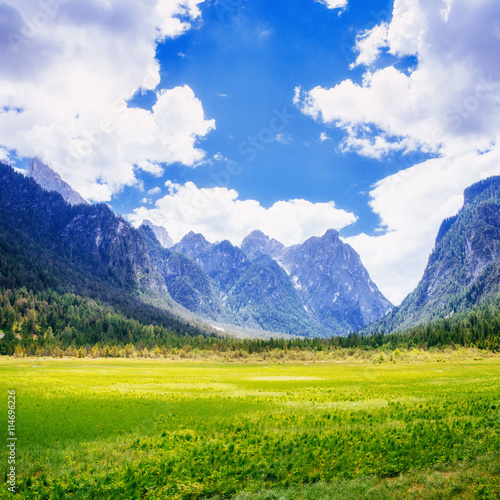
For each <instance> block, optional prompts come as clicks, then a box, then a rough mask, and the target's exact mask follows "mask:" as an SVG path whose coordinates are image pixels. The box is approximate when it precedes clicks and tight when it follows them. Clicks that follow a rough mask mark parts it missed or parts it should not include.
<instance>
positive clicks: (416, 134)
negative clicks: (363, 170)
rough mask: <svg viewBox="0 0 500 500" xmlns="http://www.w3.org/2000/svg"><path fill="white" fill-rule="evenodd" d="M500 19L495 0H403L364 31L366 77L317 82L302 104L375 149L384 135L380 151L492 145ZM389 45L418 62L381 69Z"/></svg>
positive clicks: (453, 150)
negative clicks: (390, 14)
mask: <svg viewBox="0 0 500 500" xmlns="http://www.w3.org/2000/svg"><path fill="white" fill-rule="evenodd" d="M499 19H500V4H499V3H498V2H495V1H494V0H483V1H481V2H468V1H466V0H455V1H454V2H450V1H435V0H411V1H410V0H396V1H395V3H394V11H393V18H392V21H391V22H390V23H381V24H380V25H379V26H376V27H374V28H373V29H372V30H370V31H367V32H364V33H362V34H361V35H360V36H359V37H358V39H357V44H356V48H357V50H358V52H359V56H358V58H357V61H356V63H355V64H358V65H359V64H364V65H369V68H368V69H367V70H366V72H365V74H364V78H363V81H362V82H361V83H356V82H353V81H352V80H345V81H343V82H341V83H339V84H338V85H336V86H335V87H333V88H330V89H325V88H322V87H316V88H314V89H312V90H310V91H309V92H307V93H305V94H303V95H302V96H301V104H300V105H301V108H302V110H303V112H304V113H306V114H308V115H310V116H312V117H314V118H316V119H319V120H322V121H324V122H326V123H329V124H335V125H337V126H338V127H340V128H343V129H344V130H345V131H346V134H347V139H346V141H345V143H344V147H345V148H346V149H351V150H355V151H362V152H364V153H365V154H367V155H368V154H370V149H371V146H372V144H373V140H376V139H377V138H380V139H381V140H382V141H383V144H382V147H380V148H375V149H374V150H373V151H374V156H376V157H378V156H379V155H380V154H381V153H383V152H385V153H389V152H391V151H393V150H394V149H395V148H399V150H404V151H406V150H414V149H421V150H424V151H433V152H435V153H441V154H445V155H451V154H454V155H456V154H461V153H466V152H468V151H470V150H476V151H487V150H489V149H490V148H491V147H492V145H493V144H495V142H496V140H497V138H498V134H499V132H500V113H499V110H500V65H499V64H498V61H497V59H496V54H497V53H498V52H499V50H500V37H499V36H498V33H499V32H500V21H499ZM381 49H386V50H387V52H389V53H390V54H392V55H393V56H395V57H396V58H398V60H399V59H400V58H404V57H407V56H413V57H414V58H415V60H416V61H418V62H417V63H416V66H415V68H410V69H409V71H407V70H402V69H398V68H399V66H397V64H395V65H392V66H387V67H378V68H376V69H375V68H374V67H372V66H376V63H377V62H378V60H377V57H378V55H379V53H380V51H381ZM296 95H297V94H296ZM367 127H369V128H370V129H371V130H370V131H369V133H368V135H369V136H370V137H371V138H372V139H373V140H372V141H366V128H367ZM363 141H365V142H366V144H367V148H363V144H362V143H363ZM395 144H396V146H395Z"/></svg>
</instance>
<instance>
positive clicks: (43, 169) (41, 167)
mask: <svg viewBox="0 0 500 500" xmlns="http://www.w3.org/2000/svg"><path fill="white" fill-rule="evenodd" d="M28 177H31V178H32V179H33V180H34V181H35V182H36V183H37V184H38V185H39V186H41V187H42V188H43V189H45V190H46V191H52V192H55V193H59V194H60V195H61V196H62V197H63V198H64V201H66V202H67V203H69V204H70V205H88V203H87V202H86V201H85V200H84V199H83V198H82V197H81V196H80V195H79V194H78V193H77V192H76V191H74V190H73V188H72V187H71V186H70V185H69V184H68V183H67V182H65V181H63V180H62V179H61V176H60V175H59V174H58V173H56V172H54V171H53V170H52V169H51V168H50V167H49V166H48V165H45V163H43V162H42V161H41V160H40V159H39V158H33V159H32V160H31V162H30V168H29V170H28Z"/></svg>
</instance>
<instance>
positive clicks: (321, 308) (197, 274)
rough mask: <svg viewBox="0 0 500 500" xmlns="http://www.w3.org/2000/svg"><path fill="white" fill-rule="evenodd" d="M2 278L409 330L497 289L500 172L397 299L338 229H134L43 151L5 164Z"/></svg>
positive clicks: (111, 295) (237, 318)
mask: <svg viewBox="0 0 500 500" xmlns="http://www.w3.org/2000/svg"><path fill="white" fill-rule="evenodd" d="M0 287H1V288H4V289H5V288H20V287H26V288H27V289H35V290H39V289H55V290H59V291H62V292H64V293H67V292H71V293H77V294H80V295H83V296H86V297H90V298H93V299H99V300H102V301H104V302H105V303H108V304H111V305H112V306H114V307H118V308H120V310H121V311H125V312H126V313H127V314H128V315H129V316H130V317H134V318H135V317H141V318H142V320H144V321H150V322H155V321H157V322H158V321H159V322H160V323H161V324H163V325H167V326H171V325H175V328H183V327H187V326H189V325H191V328H195V329H199V331H206V329H207V328H208V329H210V328H211V326H210V325H213V326H214V327H216V328H217V329H218V330H219V331H220V330H221V329H224V330H226V331H228V332H229V333H231V329H237V330H238V331H241V329H246V330H247V332H249V331H259V330H260V331H265V332H273V333H274V334H289V335H294V336H308V337H313V336H332V335H346V334H348V333H349V332H355V331H363V332H374V331H385V332H389V331H396V330H404V329H406V328H410V327H412V326H415V325H418V324H422V323H426V322H430V321H433V320H436V319H439V318H446V317H450V316H453V315H454V314H456V313H459V312H463V311H467V310H469V309H471V308H473V307H475V306H476V305H478V304H481V303H485V302H488V301H490V300H493V299H496V298H497V297H498V295H499V293H500V177H493V178H490V179H487V180H484V181H481V182H479V183H477V184H474V185H473V186H471V187H469V188H468V189H467V190H466V191H465V193H464V206H463V208H462V209H461V211H460V212H459V213H458V214H457V215H456V216H454V217H452V218H449V219H446V220H445V221H443V224H442V226H441V228H440V230H439V233H438V235H437V239H436V245H435V248H434V250H433V252H432V254H431V255H430V257H429V262H428V265H427V268H426V270H425V273H424V276H423V278H422V280H421V282H420V283H419V285H418V286H417V288H416V289H415V290H414V291H413V292H412V293H410V294H409V295H408V297H407V298H406V299H405V300H404V301H403V303H402V304H401V305H400V306H399V307H396V308H393V307H392V305H391V304H390V302H389V301H388V300H387V299H386V298H385V297H384V296H383V295H382V294H381V292H380V291H379V290H378V288H377V286H376V285H375V284H374V283H373V282H372V280H371V279H370V276H369V274H368V272H367V271H366V269H365V267H364V266H363V264H362V262H361V259H360V257H359V255H358V254H357V253H356V252H355V251H354V250H353V249H352V248H351V247H350V246H349V245H347V244H345V243H344V242H343V241H342V240H341V238H340V237H339V234H338V233H337V232H336V231H335V230H333V229H330V230H328V231H327V232H326V233H325V234H324V235H323V236H321V237H313V238H309V239H308V240H307V241H305V242H304V243H301V244H298V245H293V246H290V247H286V246H285V245H283V244H282V243H280V242H279V241H277V240H275V239H271V238H269V237H268V236H267V235H265V234H264V233H263V232H262V231H259V230H255V231H253V232H252V233H250V234H249V235H248V236H247V237H246V238H245V239H244V240H243V242H242V243H241V245H240V246H239V247H238V246H236V245H234V244H232V243H231V242H230V241H222V242H215V243H211V242H209V241H207V239H206V238H205V237H204V236H203V235H202V234H196V233H193V232H190V233H188V234H187V235H186V236H184V237H183V238H182V239H181V241H179V242H178V243H176V244H174V242H173V241H172V239H171V238H170V236H169V235H168V232H167V230H166V228H165V227H162V226H159V225H155V224H154V223H153V222H151V221H148V220H145V221H143V224H142V225H141V226H140V227H139V228H138V229H135V228H134V227H132V226H131V225H130V224H129V223H128V222H127V221H126V220H125V219H123V218H122V217H119V216H117V215H115V214H114V213H113V212H112V211H111V210H110V209H109V207H107V206H106V205H103V204H97V205H89V204H88V203H87V202H86V201H85V200H84V199H83V198H81V197H80V196H79V195H78V193H76V192H75V191H74V190H73V189H72V188H71V187H70V186H69V185H68V184H67V183H65V182H64V181H62V179H61V178H60V177H59V176H58V175H57V174H55V173H54V172H53V171H52V170H51V169H50V168H49V167H48V166H47V165H44V164H43V163H42V162H41V161H39V160H37V159H34V160H32V162H31V164H30V170H29V172H28V174H27V176H22V175H20V174H18V173H15V172H14V171H13V170H12V168H11V167H10V166H8V165H6V164H0ZM183 325H184V326H183ZM203 325H205V326H203ZM204 329H205V330H204ZM212 331H213V330H212Z"/></svg>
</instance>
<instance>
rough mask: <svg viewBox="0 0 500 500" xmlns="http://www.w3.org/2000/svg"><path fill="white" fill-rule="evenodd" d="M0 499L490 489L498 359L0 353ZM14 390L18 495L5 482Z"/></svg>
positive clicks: (478, 492)
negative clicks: (267, 359) (237, 359)
mask: <svg viewBox="0 0 500 500" xmlns="http://www.w3.org/2000/svg"><path fill="white" fill-rule="evenodd" d="M0 386H1V392H0V394H2V395H3V396H2V397H3V398H4V403H2V405H1V407H2V408H4V410H3V412H2V415H1V419H0V425H1V432H0V435H1V436H2V441H3V444H2V454H1V456H0V472H1V474H2V477H3V478H4V481H3V483H2V490H1V492H0V498H1V499H5V498H16V499H17V498H20V499H23V500H27V499H37V500H38V499H63V498H65V499H94V498H96V499H97V498H99V499H103V500H104V499H120V500H123V499H125V500H129V499H131V500H133V499H165V498H168V499H170V498H171V499H203V498H218V499H227V498H235V499H238V500H253V499H276V500H278V499H280V500H281V499H283V500H287V499H294V500H295V499H311V500H313V499H314V500H318V499H337V498H338V499H346V498H354V499H364V498H366V499H377V498H380V499H384V498H405V499H406V498H408V499H411V498H415V499H417V498H418V499H420V498H432V499H434V498H435V499H444V498H464V499H465V498H466V499H469V498H470V499H473V498H485V499H488V498H491V499H495V498H500V457H499V453H500V359H499V358H498V357H495V358H488V359H480V358H476V359H473V358H471V359H464V360H458V361H456V360H454V361H452V362H450V361H447V362H442V361H441V362H436V361H427V362H406V363H402V362H401V363H400V362H395V363H383V364H380V363H377V364H375V363H372V362H370V363H368V362H365V363H364V362H358V363H348V362H330V363H320V362H317V363H309V364H304V363H302V364H291V363H290V364H288V363H285V364H280V363H272V364H271V363H270V364H268V365H265V364H263V363H259V364H257V363H256V364H245V363H218V364H208V363H206V362H205V363H201V362H200V363H194V362H190V363H189V362H181V361H178V362H174V361H169V360H142V359H95V360H94V359H49V358H47V359H35V358H22V359H15V358H6V357H5V358H2V359H0ZM9 390H15V391H16V437H17V438H18V441H17V447H16V476H17V493H16V494H11V493H9V492H8V491H7V487H6V479H7V477H6V474H7V458H8V457H7V452H6V451H5V450H6V446H5V444H6V443H7V425H8V423H7V395H8V391H9Z"/></svg>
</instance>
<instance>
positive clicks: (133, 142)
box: [0, 0, 500, 304]
mask: <svg viewBox="0 0 500 500" xmlns="http://www.w3.org/2000/svg"><path fill="white" fill-rule="evenodd" d="M498 33H500V4H499V3H498V2H496V0H481V1H480V2H470V1H469V0H393V1H390V2H387V1H370V2H368V1H365V0H288V1H285V0H273V1H272V2H270V1H267V2H266V1H264V0H144V1H141V2H136V1H135V0H107V1H106V2H102V0H85V1H81V0H51V1H49V2H39V1H38V0H3V1H2V2H0V61H1V62H2V64H1V65H0V160H4V161H8V162H10V163H11V164H13V165H14V166H16V167H18V168H19V167H21V168H26V166H27V164H28V163H29V159H30V158H31V157H34V156H38V157H39V158H41V159H42V160H43V161H45V162H46V163H47V164H48V165H50V166H51V167H52V168H53V169H54V170H55V171H57V172H58V173H59V174H60V175H61V177H62V178H63V179H64V180H65V181H67V182H68V183H69V184H70V185H71V186H72V187H73V188H74V189H76V190H77V191H78V192H79V193H80V194H81V195H82V196H84V197H85V198H86V199H88V200H89V201H90V202H104V203H108V204H109V205H110V206H111V207H112V208H113V209H114V210H115V211H116V212H117V213H120V214H122V215H124V216H125V217H126V218H127V219H128V220H130V221H131V223H133V224H134V225H139V224H140V223H141V222H142V220H143V219H145V218H147V219H150V220H152V221H153V222H154V223H156V224H160V225H163V226H165V228H166V229H167V230H168V231H169V233H170V235H171V236H172V237H173V239H174V240H176V241H178V240H179V239H180V238H182V236H183V235H184V234H186V233H187V232H189V231H196V232H201V233H203V234H204V235H205V236H206V237H207V239H209V240H210V241H220V240H223V239H229V240H230V241H232V242H233V243H234V244H239V243H240V242H241V240H242V239H243V238H244V237H245V236H246V235H247V234H248V233H249V232H250V231H252V230H254V229H261V230H263V231H264V232H265V233H267V234H268V235H269V236H271V237H274V238H276V239H278V240H280V241H282V242H283V243H285V244H286V245H292V244H297V243H301V242H303V241H305V240H306V239H307V238H309V237H311V236H320V235H322V234H323V233H324V232H326V230H327V229H329V228H335V229H337V230H338V231H339V232H340V234H341V236H342V238H343V239H344V241H345V242H347V243H349V244H350V245H352V246H353V247H354V249H355V250H356V251H357V252H358V253H359V254H360V256H361V259H362V261H363V263H364V264H365V266H366V268H367V269H368V271H369V273H370V275H371V277H372V279H373V280H374V281H375V283H376V284H377V285H378V286H379V288H380V289H381V291H382V292H383V293H384V294H385V295H386V296H387V297H388V298H389V299H390V300H392V301H393V302H394V303H396V304H397V303H399V302H400V301H401V300H402V299H403V298H404V296H405V295H406V294H407V293H408V292H410V291H411V290H412V289H413V288H414V287H415V286H416V284H417V283H418V281H419V279H420V278H421V276H422V273H423V271H424V269H425V266H426V263H427V258H428V255H429V253H430V252H431V250H432V248H433V245H434V240H435V237H436V234H437V231H438V229H439V226H440V224H441V221H442V220H443V219H444V218H445V217H448V216H451V215H453V214H455V213H456V212H457V211H458V210H459V209H460V207H461V205H462V203H463V196H462V193H463V190H464V188H466V187H467V186H468V185H470V184H472V183H474V182H477V181H478V180H480V179H483V178H485V177H488V176H491V175H498V174H500V147H499V146H498V144H500V142H499V139H500V63H499V61H498V53H500V38H499V37H498Z"/></svg>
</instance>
